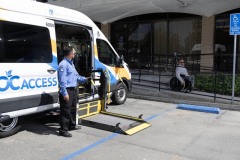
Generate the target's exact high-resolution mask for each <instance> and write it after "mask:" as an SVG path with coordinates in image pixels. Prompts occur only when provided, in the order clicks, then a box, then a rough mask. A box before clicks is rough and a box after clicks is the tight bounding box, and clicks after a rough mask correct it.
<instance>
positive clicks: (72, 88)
mask: <svg viewBox="0 0 240 160" xmlns="http://www.w3.org/2000/svg"><path fill="white" fill-rule="evenodd" d="M66 89H68V90H75V89H76V87H67V88H66Z"/></svg>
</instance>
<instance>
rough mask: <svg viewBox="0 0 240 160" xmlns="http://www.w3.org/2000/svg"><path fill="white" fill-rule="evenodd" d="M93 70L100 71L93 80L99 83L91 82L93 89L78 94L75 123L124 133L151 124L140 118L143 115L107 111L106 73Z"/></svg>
mask: <svg viewBox="0 0 240 160" xmlns="http://www.w3.org/2000/svg"><path fill="white" fill-rule="evenodd" d="M94 72H101V76H100V79H95V81H99V82H100V84H101V85H100V87H99V88H97V87H96V86H95V84H94V82H92V86H93V90H94V91H93V92H91V94H90V95H87V94H85V93H83V94H79V96H78V103H77V109H76V124H77V125H78V124H80V125H83V126H88V127H93V128H97V129H101V130H106V131H111V132H117V133H120V134H125V135H133V134H135V133H137V132H139V131H141V130H144V129H146V128H148V127H150V126H151V125H150V124H149V123H148V122H146V121H145V120H143V119H142V116H143V115H140V116H138V117H133V116H128V115H123V114H118V113H112V112H107V111H106V108H107V99H108V100H109V98H110V96H109V94H110V90H108V91H107V88H110V87H108V86H110V84H109V83H107V82H109V81H108V80H107V76H106V75H107V74H106V73H105V72H103V71H102V70H100V71H99V70H98V71H94ZM79 90H81V87H79ZM79 93H80V92H79ZM93 93H94V94H93ZM82 96H83V97H82ZM108 102H109V101H108Z"/></svg>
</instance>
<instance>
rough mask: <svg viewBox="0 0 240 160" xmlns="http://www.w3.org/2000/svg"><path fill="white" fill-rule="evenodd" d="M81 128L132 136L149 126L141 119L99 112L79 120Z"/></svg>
mask: <svg viewBox="0 0 240 160" xmlns="http://www.w3.org/2000/svg"><path fill="white" fill-rule="evenodd" d="M81 124H82V125H83V126H88V127H93V128H97V129H101V130H106V131H111V132H117V133H121V134H125V135H133V134H135V133H137V132H139V131H141V130H143V129H145V128H148V127H150V126H151V125H150V124H149V123H147V122H146V121H144V120H143V119H142V118H136V117H131V116H126V115H121V114H116V113H111V112H100V113H99V114H96V115H94V116H90V117H86V118H83V119H82V120H81Z"/></svg>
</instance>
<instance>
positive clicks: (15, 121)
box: [0, 117, 22, 138]
mask: <svg viewBox="0 0 240 160" xmlns="http://www.w3.org/2000/svg"><path fill="white" fill-rule="evenodd" d="M21 124H22V120H21V118H19V117H14V118H10V119H9V120H6V121H4V122H2V123H0V138H4V137H9V136H12V135H14V134H16V133H17V132H18V131H19V130H20V128H21Z"/></svg>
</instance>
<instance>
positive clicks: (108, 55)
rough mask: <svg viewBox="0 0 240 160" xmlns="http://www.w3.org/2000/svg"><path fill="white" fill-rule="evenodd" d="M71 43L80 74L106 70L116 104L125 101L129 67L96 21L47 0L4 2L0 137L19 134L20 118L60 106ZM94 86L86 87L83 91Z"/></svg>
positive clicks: (1, 5)
mask: <svg viewBox="0 0 240 160" xmlns="http://www.w3.org/2000/svg"><path fill="white" fill-rule="evenodd" d="M67 45H71V46H73V47H74V49H75V50H76V51H77V56H76V57H77V58H76V60H75V66H76V68H77V70H78V71H79V73H80V75H83V76H91V75H92V72H91V71H92V70H99V69H102V70H107V72H108V75H109V78H110V83H109V87H108V92H109V93H110V92H112V93H113V94H112V100H113V102H115V103H116V104H122V103H124V102H125V100H126V98H127V91H130V90H131V74H130V71H129V69H128V66H127V64H126V63H125V62H124V61H123V59H122V58H120V57H119V56H118V55H117V53H116V51H115V50H114V49H113V47H112V46H111V44H110V43H109V42H108V40H107V39H106V37H105V36H104V35H103V33H102V32H101V31H100V30H99V28H98V27H97V26H96V25H95V24H94V22H93V21H92V20H90V19H89V18H88V17H87V16H85V15H84V14H82V13H80V12H78V11H74V10H70V9H66V8H63V7H57V6H53V5H49V4H45V3H40V2H35V1H24V0H1V1H0V137H4V136H8V135H11V134H14V133H15V132H17V130H18V129H19V124H20V118H19V117H21V116H24V115H28V114H32V113H37V112H42V111H46V110H51V109H54V108H57V107H59V103H58V91H59V87H58V77H57V69H58V63H59V62H60V61H61V59H62V58H63V55H62V51H63V50H64V47H65V46H67ZM95 76H98V73H97V74H95ZM95 78H96V77H95ZM122 82H123V83H122ZM92 90H93V88H92V86H91V85H90V86H86V87H85V89H84V91H83V93H84V94H86V93H92ZM83 99H84V96H83Z"/></svg>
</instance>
